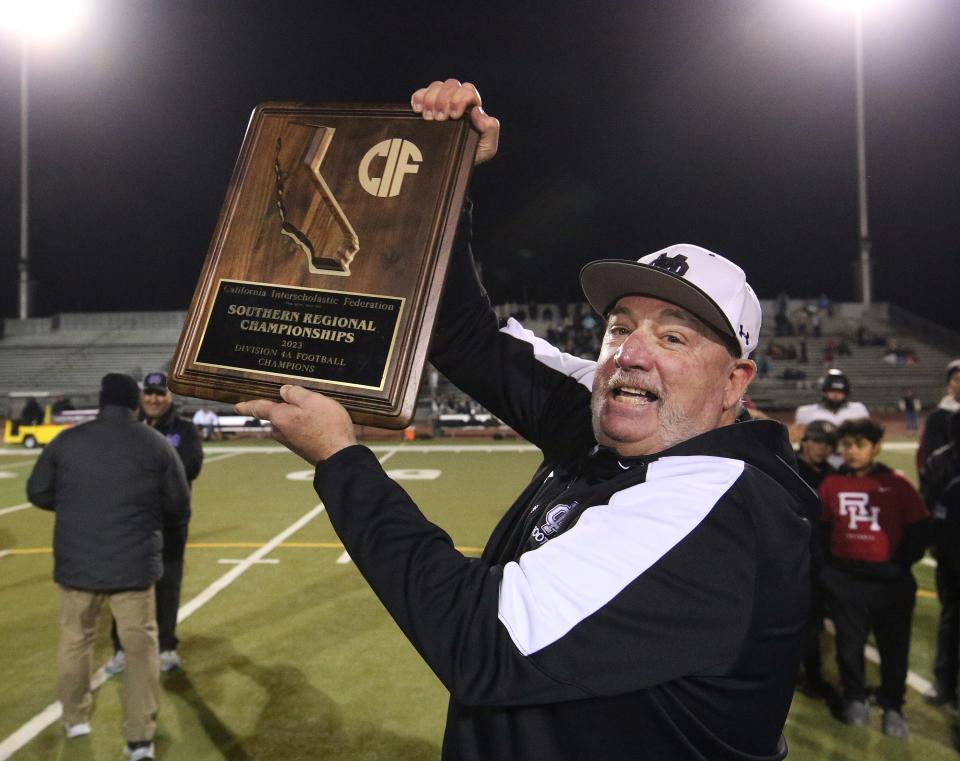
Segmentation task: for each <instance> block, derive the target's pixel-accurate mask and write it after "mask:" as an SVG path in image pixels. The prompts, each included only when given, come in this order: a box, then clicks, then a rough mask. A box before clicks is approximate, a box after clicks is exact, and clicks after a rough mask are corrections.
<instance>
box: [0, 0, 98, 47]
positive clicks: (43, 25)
mask: <svg viewBox="0 0 960 761" xmlns="http://www.w3.org/2000/svg"><path fill="white" fill-rule="evenodd" d="M88 6H89V2H88V0H0V25H2V26H3V27H5V28H7V29H10V30H11V31H13V32H16V33H17V34H19V35H21V36H22V37H24V38H28V39H50V38H56V37H59V36H61V35H63V34H65V33H66V32H67V31H69V30H70V29H72V28H74V27H75V26H76V25H77V23H78V22H79V21H80V19H81V18H83V16H84V15H85V14H86V11H87V8H88Z"/></svg>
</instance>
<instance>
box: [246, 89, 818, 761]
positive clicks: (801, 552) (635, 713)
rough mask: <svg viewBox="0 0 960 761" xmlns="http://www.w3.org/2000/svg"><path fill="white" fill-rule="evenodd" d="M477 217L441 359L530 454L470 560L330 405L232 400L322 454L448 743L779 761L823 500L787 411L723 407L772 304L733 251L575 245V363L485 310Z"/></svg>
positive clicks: (586, 754)
mask: <svg viewBox="0 0 960 761" xmlns="http://www.w3.org/2000/svg"><path fill="white" fill-rule="evenodd" d="M412 104H413V107H414V110H415V111H416V112H419V113H420V114H422V115H423V117H424V118H425V119H430V120H440V121H443V120H445V119H447V118H460V117H464V118H468V119H470V121H471V123H472V126H473V127H474V128H476V129H477V130H478V131H479V132H480V135H481V137H480V142H479V147H478V149H477V154H476V156H477V158H476V160H477V161H483V160H485V159H487V158H490V157H492V156H493V154H494V153H495V152H496V145H497V136H498V133H499V122H497V120H496V119H493V118H492V117H490V116H488V115H486V114H485V113H484V112H483V110H482V109H481V108H480V97H479V94H478V93H477V91H476V88H474V87H473V86H472V85H469V84H461V83H460V82H458V81H456V80H447V81H446V82H440V81H437V82H434V83H433V84H431V85H430V86H429V87H427V88H424V89H423V90H420V91H418V92H417V93H415V94H414V96H413V99H412ZM471 107H472V108H471ZM467 114H469V115H467ZM469 213H470V212H469V209H466V210H465V212H464V217H463V219H462V220H461V228H460V231H459V233H458V236H457V241H458V242H457V244H456V246H455V248H456V251H455V252H454V253H453V256H452V260H451V266H450V272H449V273H448V276H447V284H446V291H445V293H444V295H443V299H442V302H441V304H440V306H439V312H438V319H437V326H438V327H437V329H436V331H435V334H434V336H433V343H432V347H431V357H430V359H431V362H432V363H433V364H434V366H435V367H436V368H437V369H438V370H440V371H441V372H442V373H443V374H444V375H445V376H446V377H448V378H449V379H450V380H451V381H453V382H454V383H455V384H456V385H457V386H459V387H460V388H461V389H462V390H464V391H466V392H467V393H469V394H470V395H471V396H472V397H473V398H474V399H476V400H477V401H478V402H479V403H481V404H482V405H484V406H485V407H486V408H487V409H489V410H490V411H491V412H493V413H494V414H495V415H496V416H497V417H499V418H501V419H502V420H504V422H506V423H507V424H508V425H510V426H511V427H512V428H513V429H514V430H516V431H518V432H519V433H520V434H521V435H522V436H523V437H524V438H526V439H528V440H529V441H531V442H533V443H534V444H536V445H537V446H538V447H540V448H541V449H542V451H543V456H544V462H543V464H542V466H541V468H540V469H539V470H538V471H537V473H536V474H535V476H534V478H533V481H532V482H531V483H530V485H529V486H528V487H527V488H526V489H525V490H524V492H523V493H522V494H521V495H520V497H519V498H518V499H517V500H516V502H515V503H514V504H513V506H512V507H510V508H509V509H508V510H507V512H506V514H505V515H504V516H503V518H502V519H501V522H500V523H499V525H498V526H497V528H496V529H495V530H494V532H493V534H492V536H491V538H490V540H489V541H488V543H487V546H486V547H485V549H484V551H483V554H482V556H481V557H480V558H479V559H475V558H467V557H464V556H463V555H462V554H460V552H458V551H457V550H456V548H455V547H454V546H453V544H452V542H451V541H450V538H449V536H447V534H446V533H445V532H444V531H443V530H442V529H441V528H439V527H438V526H436V525H434V524H433V523H431V522H429V521H428V520H427V519H426V518H425V517H424V515H423V514H422V512H421V511H420V510H419V509H418V508H417V506H416V505H415V504H414V503H413V501H412V500H411V499H410V497H409V496H408V495H407V494H406V493H405V492H404V491H403V489H401V488H400V487H399V486H398V485H397V484H396V483H394V482H393V481H391V480H390V478H389V477H388V476H387V475H386V473H385V472H384V471H383V469H382V468H381V467H380V464H379V463H378V461H377V458H376V456H375V455H373V453H372V452H370V450H369V449H367V448H365V447H363V446H360V445H358V444H357V443H356V439H355V436H354V429H353V425H352V423H351V420H350V417H349V415H348V414H347V412H346V410H345V409H344V408H343V407H342V406H340V405H339V404H338V403H337V402H336V401H334V400H333V399H331V398H329V397H326V396H323V395H321V394H318V393H311V392H309V391H307V390H306V389H304V388H302V387H299V386H284V387H282V388H281V390H280V395H281V398H282V399H283V401H282V402H279V403H278V402H272V401H269V400H266V399H259V400H255V401H250V402H244V403H242V404H240V405H237V409H238V411H239V412H240V413H241V414H247V415H254V416H256V417H259V418H263V419H269V420H270V421H271V423H272V424H273V430H274V435H275V436H276V437H277V438H279V440H280V441H282V442H284V443H285V444H286V445H287V446H288V447H290V448H291V449H292V450H293V451H295V452H297V453H299V454H300V455H301V456H303V457H304V458H305V459H306V460H307V461H308V462H310V463H312V464H315V465H316V478H315V481H314V485H315V488H316V489H317V492H318V494H319V495H320V496H321V499H322V500H323V503H324V505H325V506H326V509H327V512H328V514H329V516H330V519H331V521H332V523H333V526H334V529H335V530H336V531H337V533H338V535H339V536H340V538H341V540H342V541H343V543H344V545H345V546H346V549H347V551H348V552H349V554H350V557H351V558H352V559H353V561H354V562H355V563H356V564H357V567H358V568H359V569H360V571H361V573H362V574H363V576H364V578H365V579H366V581H367V582H368V583H369V584H370V586H371V587H372V588H373V590H374V591H375V592H376V594H377V596H378V598H379V599H380V600H381V602H382V603H383V604H384V605H385V606H386V608H387V610H388V611H389V612H390V614H391V615H392V616H393V617H394V619H395V620H396V621H397V623H398V625H399V626H400V628H401V629H402V631H403V632H404V634H405V635H406V636H407V637H408V638H409V639H410V641H411V642H412V643H413V644H414V646H415V647H416V648H417V651H418V652H419V653H420V655H421V656H422V657H423V658H424V659H425V660H426V661H427V663H428V664H429V665H430V667H431V668H432V669H433V671H434V672H435V673H436V674H437V676H438V677H439V678H440V680H441V681H442V682H443V684H444V685H445V686H446V687H447V689H448V690H449V691H450V704H449V712H448V717H447V726H446V733H445V736H444V741H443V752H442V755H443V758H444V759H451V760H452V759H457V760H458V761H480V760H481V759H497V760H498V761H520V760H521V759H527V760H532V759H550V760H551V761H563V760H564V759H571V760H574V759H576V761H580V760H581V759H591V761H623V759H634V760H635V761H637V760H641V761H642V760H643V759H651V760H652V759H656V761H678V760H679V759H719V758H723V759H726V760H727V761H734V759H740V760H741V761H746V760H747V759H758V758H763V759H766V760H767V761H775V760H776V759H782V758H783V757H784V756H785V755H786V743H785V741H784V740H783V737H782V730H783V725H784V722H785V720H786V716H787V710H788V708H789V706H790V701H791V698H792V695H793V687H794V682H795V680H796V674H797V670H798V667H799V661H800V653H801V648H802V641H803V633H804V629H805V625H806V620H807V604H808V600H807V598H808V594H809V539H810V522H809V520H807V519H806V518H805V517H804V504H805V503H810V502H814V503H815V501H816V496H815V494H814V493H813V492H811V491H810V489H809V488H807V486H806V485H805V484H804V483H803V481H802V480H801V479H800V477H799V476H798V475H797V473H796V471H795V470H794V468H793V467H791V463H792V462H793V461H794V459H795V458H794V454H793V451H792V450H791V448H790V445H789V442H788V440H787V436H786V429H785V428H784V427H783V426H782V425H781V424H780V423H777V422H774V421H771V420H752V421H749V422H742V423H736V424H734V423H735V420H736V416H737V412H738V410H739V409H740V402H741V399H742V398H743V395H744V393H745V392H746V389H747V386H748V385H749V383H750V381H751V380H752V379H753V377H754V374H755V373H756V365H755V364H754V363H753V361H752V360H751V359H750V355H751V354H752V353H753V352H754V351H755V349H756V347H757V340H758V336H759V334H760V317H761V313H760V304H759V301H758V300H757V297H756V295H755V294H754V293H753V290H752V289H751V288H750V286H749V285H748V283H747V280H746V276H745V274H744V272H743V270H742V269H741V268H740V267H738V266H737V265H736V264H735V263H733V262H732V261H730V260H729V259H727V258H725V257H723V256H720V255H718V254H716V253H714V252H711V251H708V250H706V249H703V248H700V247H699V246H694V245H690V244H682V243H681V244H677V245H673V246H669V247H668V248H665V249H661V250H659V251H655V252H654V253H652V254H647V255H646V256H643V257H641V258H640V259H639V260H638V261H634V260H624V259H616V260H599V261H593V262H590V263H588V264H587V265H586V266H585V267H584V268H583V270H582V272H581V276H580V282H581V285H582V287H583V291H584V294H585V295H586V297H587V300H588V301H589V302H590V304H591V305H592V306H593V307H594V309H595V310H596V311H597V312H598V314H599V315H602V319H603V321H604V323H605V330H604V337H603V345H602V348H601V349H600V354H599V357H598V358H597V360H596V361H592V360H589V359H582V358H580V357H575V356H572V355H570V354H564V353H562V352H560V351H559V350H558V349H556V348H554V347H553V346H550V345H549V344H547V342H545V341H543V340H541V339H539V338H537V337H535V336H534V335H533V334H532V333H531V332H530V331H528V330H525V329H524V328H523V327H522V326H521V325H520V324H519V323H518V322H517V321H516V320H514V319H511V320H509V321H508V322H507V324H506V325H504V326H503V327H502V328H500V327H498V320H497V317H496V315H495V314H494V312H493V310H492V309H491V307H490V302H489V299H488V298H487V296H486V293H485V292H484V291H483V289H482V287H481V285H480V283H479V281H478V280H477V277H476V269H475V266H474V263H473V261H472V259H471V254H470V248H469V240H470V234H469V233H470V231H469Z"/></svg>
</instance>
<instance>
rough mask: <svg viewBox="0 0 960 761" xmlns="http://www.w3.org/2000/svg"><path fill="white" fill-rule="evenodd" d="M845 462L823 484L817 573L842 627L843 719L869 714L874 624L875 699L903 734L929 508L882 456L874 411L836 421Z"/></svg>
mask: <svg viewBox="0 0 960 761" xmlns="http://www.w3.org/2000/svg"><path fill="white" fill-rule="evenodd" d="M838 434H839V440H840V452H841V454H842V455H843V467H842V468H841V470H840V472H839V473H837V474H833V475H829V476H827V477H826V478H825V479H824V480H823V482H822V483H821V484H820V489H819V493H820V499H821V501H822V502H823V520H824V522H826V523H828V524H830V547H829V551H828V553H827V561H826V565H825V567H824V569H823V573H822V574H821V576H820V578H821V581H822V583H823V588H824V597H825V599H826V604H827V612H828V613H829V615H830V618H831V619H832V620H833V623H834V625H835V626H836V629H837V639H836V648H837V651H836V652H837V668H838V669H839V672H840V681H841V687H842V689H843V697H844V701H845V703H844V709H843V721H844V722H845V723H846V724H850V725H853V726H859V727H862V726H866V724H867V722H868V721H869V715H870V714H869V707H868V703H867V687H866V678H865V673H864V660H863V648H864V646H865V645H866V644H867V638H868V636H869V634H870V632H871V631H873V633H874V634H875V636H876V641H877V649H878V650H879V651H880V687H879V689H878V690H877V693H876V697H877V702H878V703H879V704H880V707H881V708H882V709H883V732H884V734H886V735H890V736H892V737H900V738H903V737H906V736H907V734H908V730H907V722H906V720H905V719H904V716H903V698H904V692H905V691H906V680H907V661H908V656H909V652H910V629H911V622H912V619H913V608H914V604H915V602H916V594H917V582H916V580H915V579H914V578H913V572H912V570H911V568H912V566H913V564H914V563H916V562H917V561H918V560H920V558H921V557H923V553H924V550H925V549H926V546H927V539H928V531H929V523H930V514H929V512H928V511H927V508H926V506H925V505H924V503H923V500H922V499H921V498H920V495H919V494H917V491H916V489H914V488H913V485H912V484H911V483H910V482H909V481H908V480H907V479H906V478H905V477H904V476H902V475H900V474H899V473H896V472H894V471H893V470H891V469H890V468H889V467H887V466H886V465H883V464H882V463H880V462H878V461H877V459H876V458H877V455H878V454H879V453H880V448H881V442H882V440H883V426H882V425H880V424H879V423H877V422H876V421H874V420H872V419H870V418H862V419H860V420H847V421H845V422H844V423H843V424H841V425H840V426H839V430H838Z"/></svg>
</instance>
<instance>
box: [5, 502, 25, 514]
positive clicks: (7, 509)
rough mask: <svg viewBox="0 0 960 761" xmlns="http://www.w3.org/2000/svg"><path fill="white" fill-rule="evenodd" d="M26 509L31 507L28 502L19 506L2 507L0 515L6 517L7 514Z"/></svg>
mask: <svg viewBox="0 0 960 761" xmlns="http://www.w3.org/2000/svg"><path fill="white" fill-rule="evenodd" d="M28 507H33V505H31V504H30V503H29V502H24V503H22V504H20V505H14V506H13V507H4V508H0V515H7V514H8V513H15V512H17V511H18V510H26V509H27V508H28Z"/></svg>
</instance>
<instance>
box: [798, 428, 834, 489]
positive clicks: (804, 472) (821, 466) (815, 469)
mask: <svg viewBox="0 0 960 761" xmlns="http://www.w3.org/2000/svg"><path fill="white" fill-rule="evenodd" d="M836 451H837V426H835V425H834V424H833V423H831V422H830V421H829V420H814V421H813V422H811V423H810V424H809V425H807V427H806V429H805V430H804V432H803V438H802V439H801V440H800V451H799V452H797V470H798V472H799V473H800V477H801V478H802V479H803V480H804V481H806V482H807V484H808V485H809V486H810V488H811V489H813V490H816V489H818V488H819V487H820V482H821V481H823V479H824V478H825V477H826V476H827V475H829V474H830V473H835V472H836V468H834V467H833V466H832V465H831V464H830V462H829V458H830V456H831V455H833V454H834V453H836Z"/></svg>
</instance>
